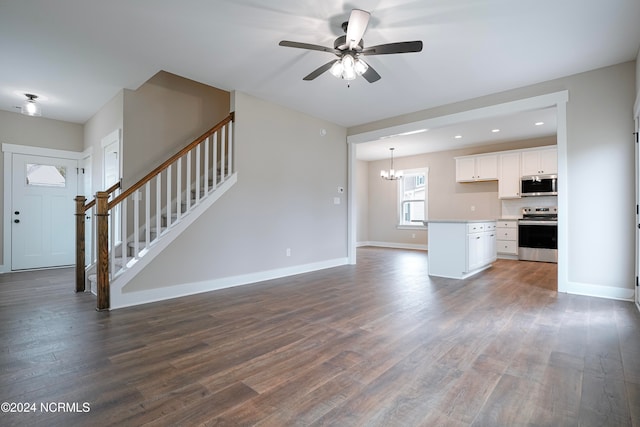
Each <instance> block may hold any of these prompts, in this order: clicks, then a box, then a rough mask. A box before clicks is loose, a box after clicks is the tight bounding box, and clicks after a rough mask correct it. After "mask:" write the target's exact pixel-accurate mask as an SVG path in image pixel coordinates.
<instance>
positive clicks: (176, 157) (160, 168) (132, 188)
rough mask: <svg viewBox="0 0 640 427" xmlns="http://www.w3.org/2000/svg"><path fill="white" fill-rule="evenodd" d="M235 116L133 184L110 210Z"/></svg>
mask: <svg viewBox="0 0 640 427" xmlns="http://www.w3.org/2000/svg"><path fill="white" fill-rule="evenodd" d="M234 116H235V114H234V112H233V111H232V112H231V113H229V115H228V116H227V117H226V118H225V119H223V120H222V121H221V122H220V123H218V124H217V125H215V126H214V127H212V128H211V129H209V130H208V131H206V132H205V133H203V134H202V135H201V136H200V137H199V138H197V139H196V140H195V141H193V142H192V143H191V144H189V145H187V146H186V147H184V148H183V149H182V150H180V151H178V152H177V153H176V154H174V155H173V156H171V157H170V158H169V159H167V160H166V161H165V162H163V163H162V164H161V165H160V166H158V167H157V168H155V169H154V170H152V171H151V172H149V173H148V174H147V175H145V177H144V178H142V179H141V180H140V181H138V182H137V183H135V184H133V185H132V186H131V187H129V188H128V189H126V190H125V191H123V192H122V193H120V194H119V195H118V197H116V198H115V199H113V200H112V201H110V202H109V205H108V209H109V210H111V209H113V207H114V206H116V205H117V204H118V203H120V202H122V201H123V200H124V199H126V198H127V197H129V196H130V195H132V194H133V193H134V192H135V191H137V190H139V189H140V188H142V186H143V185H145V184H146V183H147V182H149V181H151V179H153V177H155V176H156V175H158V174H159V173H160V172H162V171H163V170H165V169H166V168H167V167H169V165H172V164H173V163H175V162H176V161H177V160H178V159H179V158H181V157H182V156H184V155H185V154H187V153H188V152H189V151H191V150H192V149H193V148H194V147H196V146H197V145H198V144H200V143H201V142H202V141H204V140H205V139H207V138H208V137H209V136H211V135H213V134H214V133H216V132H217V131H219V130H220V129H222V128H223V127H224V126H226V125H227V124H228V123H229V122H233V121H234V119H235V117H234Z"/></svg>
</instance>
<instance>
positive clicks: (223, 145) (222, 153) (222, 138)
mask: <svg viewBox="0 0 640 427" xmlns="http://www.w3.org/2000/svg"><path fill="white" fill-rule="evenodd" d="M225 129H226V128H225V127H223V128H222V129H221V134H220V166H221V169H220V182H224V181H225V179H226V178H227V167H226V166H227V162H226V159H225V151H226V150H225V149H226V138H225V135H226V132H225Z"/></svg>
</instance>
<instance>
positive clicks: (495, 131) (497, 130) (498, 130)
mask: <svg viewBox="0 0 640 427" xmlns="http://www.w3.org/2000/svg"><path fill="white" fill-rule="evenodd" d="M491 132H493V133H498V132H500V129H491Z"/></svg>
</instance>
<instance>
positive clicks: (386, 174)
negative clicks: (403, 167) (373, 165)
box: [380, 148, 404, 181]
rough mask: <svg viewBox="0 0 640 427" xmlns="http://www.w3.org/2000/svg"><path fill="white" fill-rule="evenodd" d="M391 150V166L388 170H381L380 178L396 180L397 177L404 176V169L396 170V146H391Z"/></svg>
mask: <svg viewBox="0 0 640 427" xmlns="http://www.w3.org/2000/svg"><path fill="white" fill-rule="evenodd" d="M389 150H390V151H391V167H390V168H389V170H388V171H386V170H381V171H380V178H382V179H386V180H389V181H395V180H396V179H400V178H402V176H403V175H404V174H403V173H402V171H397V170H395V169H394V168H393V150H394V148H389Z"/></svg>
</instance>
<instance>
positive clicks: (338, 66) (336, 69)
mask: <svg viewBox="0 0 640 427" xmlns="http://www.w3.org/2000/svg"><path fill="white" fill-rule="evenodd" d="M343 69H344V67H343V66H342V61H341V60H337V61H336V62H334V63H333V65H332V66H331V68H330V69H329V72H330V73H331V74H332V75H333V76H334V77H337V78H341V77H342V70H343Z"/></svg>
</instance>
